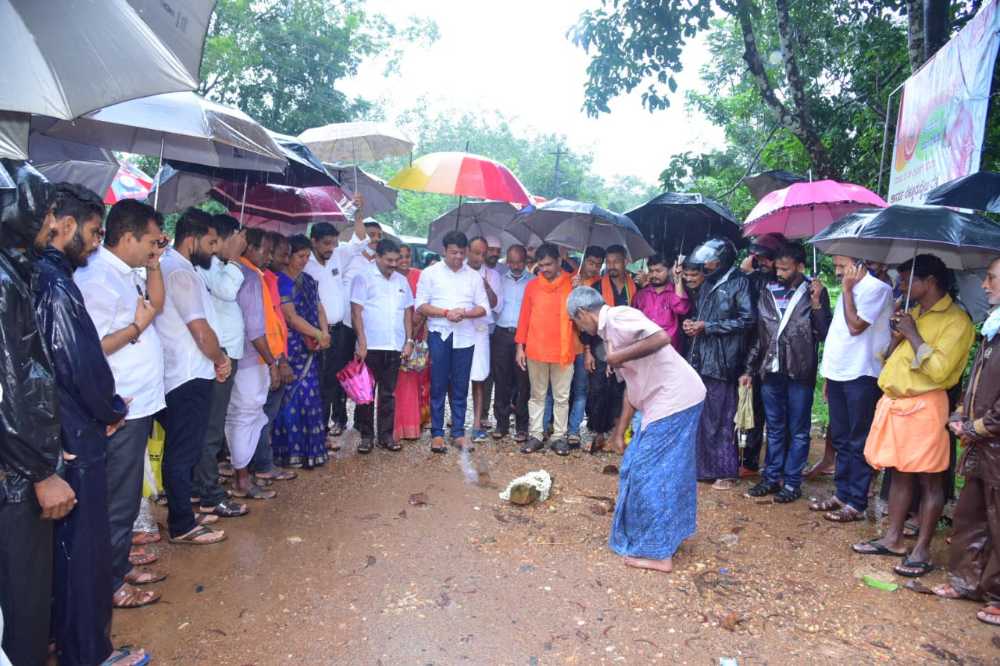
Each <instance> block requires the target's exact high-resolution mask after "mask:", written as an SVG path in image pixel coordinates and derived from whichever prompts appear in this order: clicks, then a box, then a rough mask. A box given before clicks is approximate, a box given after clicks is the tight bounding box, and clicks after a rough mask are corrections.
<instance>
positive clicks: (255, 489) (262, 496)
mask: <svg viewBox="0 0 1000 666" xmlns="http://www.w3.org/2000/svg"><path fill="white" fill-rule="evenodd" d="M229 494H230V495H232V496H233V497H238V498H240V499H253V500H270V499H274V498H275V497H277V496H278V493H276V492H274V491H273V490H266V489H264V488H261V487H260V486H258V485H257V484H256V483H251V484H250V488H249V489H248V490H246V491H242V490H239V489H237V488H233V489H232V490H230V491H229Z"/></svg>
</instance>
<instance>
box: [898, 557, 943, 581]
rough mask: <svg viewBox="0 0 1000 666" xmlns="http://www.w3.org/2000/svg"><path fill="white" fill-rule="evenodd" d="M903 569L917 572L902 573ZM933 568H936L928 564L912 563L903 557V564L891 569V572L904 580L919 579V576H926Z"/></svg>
mask: <svg viewBox="0 0 1000 666" xmlns="http://www.w3.org/2000/svg"><path fill="white" fill-rule="evenodd" d="M904 567H905V568H907V569H917V571H915V572H914V571H904V570H903V568H904ZM935 568H936V567H935V566H934V565H933V564H931V563H930V562H919V561H913V560H911V559H909V558H907V557H904V558H903V563H902V564H897V565H896V566H894V567H893V568H892V570H893V572H895V574H896V575H897V576H903V577H905V578H920V577H921V576H926V575H927V574H929V573H930V572H932V571H934V569H935Z"/></svg>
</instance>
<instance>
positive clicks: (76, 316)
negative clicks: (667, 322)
mask: <svg viewBox="0 0 1000 666" xmlns="http://www.w3.org/2000/svg"><path fill="white" fill-rule="evenodd" d="M103 214H104V203H103V202H102V201H101V199H100V197H98V196H97V195H96V194H94V193H93V192H91V191H89V190H87V189H86V188H83V187H80V186H78V185H71V184H68V183H62V184H59V185H56V186H55V187H54V191H53V193H52V197H51V199H50V203H49V207H48V213H47V214H46V220H45V224H47V225H49V227H50V229H52V230H53V232H54V233H53V236H52V237H51V239H50V240H49V243H48V245H47V246H46V247H45V248H44V249H43V250H41V254H40V256H39V259H38V261H37V262H36V263H35V272H34V275H33V280H32V290H33V292H34V302H35V319H36V321H37V322H38V329H39V332H40V333H41V334H42V340H43V342H44V344H45V346H46V347H47V349H48V352H49V355H50V357H51V358H52V363H53V365H54V366H55V371H56V386H57V394H58V397H59V420H60V426H61V435H62V448H63V461H64V465H65V470H64V475H65V478H66V481H67V482H68V483H69V485H70V486H71V487H72V488H73V491H74V493H75V494H76V498H77V505H76V509H75V510H74V511H73V512H72V513H70V514H69V515H68V516H67V517H65V518H63V519H62V520H60V521H58V522H57V523H56V531H55V563H54V574H55V575H54V578H53V586H52V587H53V590H52V596H53V632H52V633H53V636H54V638H55V644H56V654H57V655H58V658H59V661H60V662H61V663H67V664H99V663H102V662H103V661H104V660H105V659H107V658H108V657H110V656H111V654H112V651H113V650H112V646H111V635H110V633H111V594H110V591H111V535H110V529H109V521H108V504H107V500H108V478H107V468H106V464H107V463H106V451H107V445H108V435H109V434H111V433H112V432H113V431H114V430H115V429H117V427H118V426H120V425H121V422H122V421H124V419H125V415H126V413H127V412H128V407H127V404H126V402H125V401H124V400H123V399H122V398H121V397H119V396H118V395H117V394H116V393H115V378H114V375H112V374H111V368H110V367H108V362H107V359H105V356H104V350H103V349H102V348H101V339H100V337H99V336H98V334H97V330H96V329H95V328H94V324H93V322H92V321H91V319H90V316H89V315H88V314H87V310H86V306H85V305H84V301H83V295H82V294H81V293H80V289H79V287H77V286H76V284H75V283H74V282H73V271H74V270H75V269H76V268H80V267H83V266H86V265H87V257H88V256H90V255H91V254H93V253H94V252H95V251H96V250H97V248H98V246H99V244H100V240H101V236H102V235H103V233H102V230H101V222H102V216H103ZM134 656H135V655H132V656H131V657H127V658H126V660H128V659H130V658H132V657H134Z"/></svg>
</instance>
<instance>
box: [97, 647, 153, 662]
mask: <svg viewBox="0 0 1000 666" xmlns="http://www.w3.org/2000/svg"><path fill="white" fill-rule="evenodd" d="M132 650H133V648H132V646H131V645H123V646H121V647H120V648H118V649H117V650H115V651H114V652H112V653H111V656H110V657H108V658H107V659H105V660H104V661H102V662H101V666H115V665H116V664H121V663H122V662H123V661H124V660H126V659H129V658H131V657H134V656H138V654H137V653H139V652H141V653H142V659H140V660H139V661H133V662H132V663H131V666H146V664H148V663H149V660H150V658H151V657H150V656H149V653H148V652H146V651H145V650H136V654H133V652H132Z"/></svg>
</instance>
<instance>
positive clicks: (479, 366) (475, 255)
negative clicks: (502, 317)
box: [466, 236, 503, 442]
mask: <svg viewBox="0 0 1000 666" xmlns="http://www.w3.org/2000/svg"><path fill="white" fill-rule="evenodd" d="M488 251H489V242H488V241H487V240H486V239H485V238H483V237H482V236H477V237H476V238H473V239H472V240H470V241H469V254H468V258H467V259H466V263H468V265H469V268H471V269H472V270H474V271H476V272H477V273H479V275H480V277H482V278H483V288H484V289H485V290H486V298H487V299H488V300H489V304H490V308H489V312H487V313H486V316H485V317H483V318H482V319H480V320H478V321H477V322H476V344H475V350H474V351H473V352H472V370H471V371H470V373H469V378H470V379H471V380H472V441H473V442H485V441H486V430H485V429H484V428H483V425H482V423H483V419H485V418H486V412H487V411H489V405H490V396H491V394H492V393H493V381H492V377H491V376H490V335H491V334H492V333H493V329H494V326H495V324H494V322H495V321H496V315H497V314H498V313H499V312H500V310H501V309H503V299H501V298H500V273H498V272H497V271H496V270H494V269H492V268H490V267H489V266H487V265H486V255H487V252H488Z"/></svg>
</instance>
